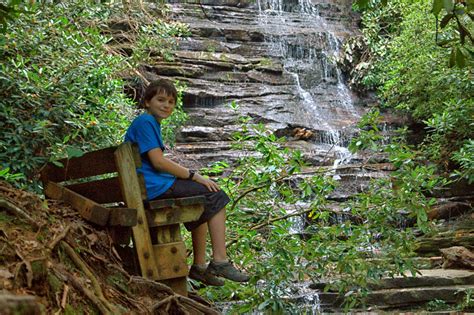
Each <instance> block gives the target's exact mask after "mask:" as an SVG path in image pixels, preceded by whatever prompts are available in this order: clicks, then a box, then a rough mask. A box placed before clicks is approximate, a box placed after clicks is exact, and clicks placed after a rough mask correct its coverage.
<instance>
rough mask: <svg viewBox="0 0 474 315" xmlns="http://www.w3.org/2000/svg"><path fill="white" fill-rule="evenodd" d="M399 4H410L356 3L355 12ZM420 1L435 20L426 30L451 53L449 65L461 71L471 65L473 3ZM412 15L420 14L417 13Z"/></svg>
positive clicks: (395, 0)
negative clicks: (431, 32)
mask: <svg viewBox="0 0 474 315" xmlns="http://www.w3.org/2000/svg"><path fill="white" fill-rule="evenodd" d="M401 2H406V3H408V4H409V3H410V2H411V1H410V2H409V1H400V0H391V1H388V0H355V1H354V8H355V9H356V10H367V9H369V8H370V9H371V10H380V8H381V7H382V8H383V7H386V6H387V5H392V4H395V5H399V4H400V3H401ZM420 2H423V3H425V4H430V5H431V10H430V11H431V13H432V14H433V15H434V16H435V17H436V26H435V28H433V26H432V25H429V24H427V26H428V29H427V31H430V30H431V31H433V30H435V31H436V44H437V45H438V46H440V47H444V48H449V49H450V50H451V54H450V57H449V66H450V67H453V66H454V65H456V66H458V67H459V68H464V67H465V66H466V65H467V64H468V63H469V64H472V63H473V62H474V32H473V27H474V1H473V0H466V1H457V0H429V2H427V1H420ZM414 3H415V2H414ZM415 13H418V14H419V12H415ZM439 19H440V22H439V24H438V21H439ZM438 27H439V28H441V30H439V29H438ZM425 28H426V26H425ZM466 39H467V40H466Z"/></svg>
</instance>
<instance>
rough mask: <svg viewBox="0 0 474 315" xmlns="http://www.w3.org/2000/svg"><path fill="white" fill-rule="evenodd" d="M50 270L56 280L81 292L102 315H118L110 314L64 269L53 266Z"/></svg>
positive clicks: (89, 291) (92, 294)
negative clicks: (66, 283)
mask: <svg viewBox="0 0 474 315" xmlns="http://www.w3.org/2000/svg"><path fill="white" fill-rule="evenodd" d="M51 268H52V270H53V271H54V273H55V274H56V276H58V278H61V279H63V281H67V282H69V283H70V284H72V286H73V287H74V288H75V289H76V290H78V291H79V292H82V294H84V295H85V296H86V297H87V298H88V299H89V300H90V301H91V302H92V303H93V304H94V305H95V306H96V307H97V308H98V309H99V311H100V312H101V313H102V314H106V315H114V314H119V313H114V312H111V311H110V310H109V309H108V308H107V307H106V306H105V305H104V304H103V302H102V301H101V300H100V299H99V298H97V296H96V295H95V294H94V293H93V292H92V291H91V290H89V289H87V288H86V286H85V285H84V284H82V283H80V282H79V281H78V280H77V279H76V278H75V277H74V276H73V275H71V274H70V273H69V272H67V271H66V270H64V268H59V267H58V266H54V265H51Z"/></svg>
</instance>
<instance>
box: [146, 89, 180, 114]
mask: <svg viewBox="0 0 474 315" xmlns="http://www.w3.org/2000/svg"><path fill="white" fill-rule="evenodd" d="M175 106H176V100H175V99H174V97H173V96H172V95H167V94H166V93H164V92H158V93H156V94H155V96H153V98H152V99H151V100H150V101H146V102H145V107H146V109H147V111H148V113H150V114H151V115H153V116H154V117H155V118H156V119H157V120H158V121H161V120H163V119H165V118H168V117H169V116H170V115H171V114H172V113H173V109H174V107H175Z"/></svg>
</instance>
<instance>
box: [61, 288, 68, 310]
mask: <svg viewBox="0 0 474 315" xmlns="http://www.w3.org/2000/svg"><path fill="white" fill-rule="evenodd" d="M68 292H69V286H68V285H67V284H64V290H63V297H62V299H61V308H63V309H64V308H66V301H67V294H68Z"/></svg>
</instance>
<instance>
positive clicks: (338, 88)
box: [257, 0, 360, 167]
mask: <svg viewBox="0 0 474 315" xmlns="http://www.w3.org/2000/svg"><path fill="white" fill-rule="evenodd" d="M257 3H258V8H259V16H258V17H259V23H261V24H262V25H264V26H268V27H271V28H272V31H271V34H270V35H269V36H267V37H266V38H265V40H266V42H267V43H268V44H269V45H268V47H269V51H270V55H273V56H278V57H279V58H280V59H281V61H282V63H283V66H284V69H285V71H286V72H287V73H288V74H289V75H290V76H291V77H292V78H293V80H294V83H295V88H296V90H297V92H298V96H299V98H300V102H299V104H298V105H297V106H296V108H293V109H292V110H293V113H292V114H293V115H294V117H298V121H306V122H307V124H308V125H310V126H311V127H313V128H315V129H318V130H321V131H320V133H319V139H317V140H319V144H323V145H324V144H326V145H328V150H333V151H334V152H335V155H336V159H335V161H334V167H337V166H338V165H341V164H344V163H348V162H349V161H350V160H351V154H350V152H349V151H348V150H347V148H346V147H345V145H347V143H348V139H347V136H346V133H345V128H346V127H348V126H342V127H341V126H340V125H335V124H333V123H332V121H333V118H334V117H333V115H334V114H333V113H334V112H338V111H340V110H343V111H344V112H345V114H346V115H351V116H352V117H353V118H355V119H358V118H359V117H360V115H359V113H358V112H357V110H356V109H355V107H354V105H353V102H352V98H351V94H350V91H349V88H348V87H347V85H346V84H345V83H344V81H343V78H342V73H341V70H340V69H339V68H338V67H337V66H336V65H335V61H334V60H335V58H336V57H337V55H338V54H339V50H340V40H339V39H338V38H337V37H336V36H335V35H334V34H333V33H332V32H330V31H328V30H326V29H327V25H326V23H325V21H324V19H322V18H321V16H320V15H319V13H318V10H317V9H316V7H315V6H314V5H313V4H312V3H311V1H309V0H298V1H297V3H296V2H295V1H291V0H258V1H257ZM295 14H296V17H295ZM296 18H297V19H299V20H303V21H304V25H305V28H304V29H300V30H299V31H297V32H295V31H294V28H293V27H291V28H290V27H289V25H291V21H294V20H295V19H296ZM278 20H281V23H278ZM300 23H301V21H300ZM321 30H325V31H321ZM291 32H293V33H292V34H291ZM329 88H331V89H332V90H333V91H334V92H333V93H335V94H337V101H336V102H335V103H336V104H334V106H333V108H330V110H328V108H327V106H326V107H324V106H323V105H322V104H321V103H320V102H318V96H319V95H320V91H321V89H323V90H324V89H327V90H329ZM334 107H336V108H334Z"/></svg>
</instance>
